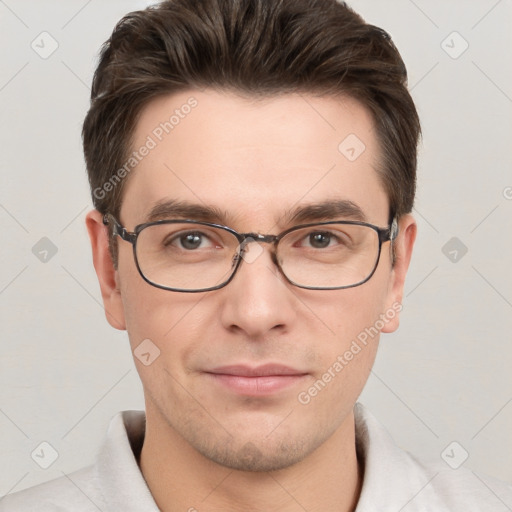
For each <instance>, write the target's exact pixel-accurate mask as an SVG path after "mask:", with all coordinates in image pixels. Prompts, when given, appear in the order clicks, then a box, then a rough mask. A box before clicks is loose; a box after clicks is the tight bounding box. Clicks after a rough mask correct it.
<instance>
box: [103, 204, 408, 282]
mask: <svg viewBox="0 0 512 512" xmlns="http://www.w3.org/2000/svg"><path fill="white" fill-rule="evenodd" d="M103 223H104V224H106V225H108V224H110V223H111V224H112V227H113V235H114V236H119V237H121V238H122V239H123V240H125V241H127V242H129V243H131V244H132V245H133V255H134V258H135V264H136V266H137V269H138V270H139V273H140V275H141V276H142V278H143V279H144V280H145V281H146V282H148V283H149V284H150V285H152V286H156V287H157V288H162V289H164V290H170V291H176V292H206V291H211V290H217V289H219V288H222V287H223V286H226V285H227V284H228V283H229V282H230V281H231V280H232V279H233V277H234V275H235V272H236V271H237V270H238V268H239V267H240V265H241V263H242V260H245V261H246V262H247V263H251V262H252V261H253V259H254V254H253V255H252V256H251V255H250V252H248V251H247V248H248V245H249V243H250V242H257V243H258V244H260V243H271V244H273V245H274V250H273V252H272V261H273V263H274V264H275V265H276V266H277V268H278V269H279V270H280V272H281V273H282V274H283V276H284V277H285V278H286V280H287V281H288V282H289V283H291V284H292V285H294V286H298V287H299V288H306V289H309V290H339V289H342V288H351V287H354V286H359V285H361V284H363V283H365V282H366V281H368V280H369V279H370V278H371V277H372V275H373V274H374V273H375V270H376V268H377V265H378V263H379V259H380V253H381V247H382V244H383V243H384V242H387V241H391V242H392V241H393V240H394V239H395V238H396V237H397V235H398V222H397V220H396V218H394V219H393V222H392V223H391V225H390V226H389V227H387V228H380V227H377V226H374V225H372V224H368V223H365V222H358V221H329V222H319V223H315V224H302V225H300V226H294V227H292V228H290V229H287V230H286V231H283V232H282V233H280V234H278V235H260V234H257V233H238V232H237V231H235V230H234V229H231V228H229V227H227V226H222V225H219V224H212V223H209V222H200V221H196V220H188V219H187V220H159V221H156V222H148V223H145V224H139V225H138V226H136V227H135V230H134V231H133V232H130V231H127V230H126V228H124V227H123V226H122V225H121V224H120V223H119V222H118V221H117V220H116V218H115V217H114V216H113V215H111V214H108V213H107V214H105V215H104V217H103ZM258 249H259V252H262V249H261V247H259V248H258Z"/></svg>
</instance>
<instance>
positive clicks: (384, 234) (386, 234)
mask: <svg viewBox="0 0 512 512" xmlns="http://www.w3.org/2000/svg"><path fill="white" fill-rule="evenodd" d="M110 221H112V225H113V232H112V234H113V236H119V237H121V238H122V239H123V240H125V241H126V242H129V243H131V244H132V246H133V257H134V260H135V265H136V267H137V270H138V271H139V274H140V275H141V277H142V279H144V281H146V282H147V283H148V284H150V285H151V286H155V287H156V288H161V289H162V290H168V291H173V292H182V293H198V292H208V291H213V290H218V289H220V288H223V287H224V286H226V285H227V284H229V283H230V281H231V280H232V279H233V277H234V276H235V274H236V271H237V270H238V268H239V267H240V264H241V262H242V260H243V257H240V255H241V254H242V253H243V252H244V250H245V247H246V246H247V244H248V243H250V242H260V243H271V244H274V251H273V252H272V253H271V257H272V261H273V263H274V264H275V265H276V267H277V268H278V269H279V271H280V272H281V274H282V275H283V276H284V278H285V279H286V280H287V281H288V282H289V283H290V284H292V285H293V286H297V287H298V288H304V289H306V290H342V289H345V288H354V287H356V286H360V285H362V284H364V283H366V282H367V281H369V280H370V278H371V277H372V276H373V274H374V273H375V270H376V269H377V267H378V265H379V261H380V255H381V252H382V244H383V243H384V242H388V241H390V242H393V240H395V239H396V237H397V236H398V220H397V218H396V217H393V220H392V222H391V223H390V226H389V227H387V228H381V227H378V226H375V225H373V224H369V223H367V222H360V221H352V220H342V221H325V222H313V223H310V224H301V225H298V226H293V227H292V228H288V229H286V230H285V231H282V232H281V233H279V234H278V235H261V234H259V233H238V231H235V230H234V229H232V228H230V227H228V226H223V225H222V224H214V223H211V222H203V221H197V220H192V219H178V220H167V219H165V220H157V221H154V222H146V223H144V224H138V225H137V226H135V229H134V230H133V231H128V230H127V229H126V228H125V227H124V226H123V225H122V224H121V223H120V222H119V221H118V220H117V219H116V218H115V217H114V216H113V215H112V214H110V213H106V214H104V215H103V224H105V225H108V224H110ZM160 224H199V225H202V226H210V227H214V228H220V229H223V230H225V231H228V232H229V233H231V234H233V235H234V236H235V237H236V238H237V240H238V242H239V244H240V251H239V253H237V254H235V255H234V258H233V262H234V263H235V266H234V268H233V270H232V272H231V275H230V276H229V278H228V279H227V280H226V281H224V282H223V283H221V284H218V285H216V286H211V287H209V288H200V289H198V290H195V289H194V290H184V289H182V288H171V287H169V286H163V285H161V284H157V283H153V282H152V281H150V280H149V279H148V278H147V277H146V276H145V275H144V273H143V272H142V270H141V268H140V266H139V261H138V258H137V238H138V236H139V234H140V232H141V231H142V230H143V229H145V228H147V227H149V226H156V225H160ZM329 224H347V225H355V226H366V227H368V228H371V229H373V230H374V231H376V232H377V235H378V237H379V252H378V254H377V259H376V260H375V265H374V267H373V270H372V271H371V273H370V274H369V275H368V277H367V278H366V279H364V280H362V281H359V282H357V283H355V284H350V285H345V286H332V287H323V286H321V287H318V286H304V285H300V284H297V283H295V282H294V281H292V280H291V279H290V278H288V276H287V275H286V274H285V273H284V271H283V269H282V268H281V265H280V264H279V262H278V261H277V256H276V254H277V244H278V243H279V241H280V240H281V239H282V238H283V237H284V236H285V235H287V234H288V233H290V232H292V231H296V230H298V229H302V228H307V227H311V226H325V225H329Z"/></svg>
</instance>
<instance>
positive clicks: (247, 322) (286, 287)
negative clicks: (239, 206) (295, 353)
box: [221, 241, 297, 339]
mask: <svg viewBox="0 0 512 512" xmlns="http://www.w3.org/2000/svg"><path fill="white" fill-rule="evenodd" d="M242 254H243V255H242V261H241V262H240V267H239V268H238V270H237V273H236V274H235V276H234V277H233V279H232V281H231V282H230V283H229V284H228V285H227V286H226V287H225V288H224V289H223V293H224V295H225V300H224V302H223V305H222V310H221V322H222V324H223V325H224V327H225V328H226V329H228V330H229V331H231V332H238V333H243V334H244V335H245V336H247V337H249V338H251V339H261V338H264V337H265V336H268V334H272V335H275V334H277V333H279V332H281V333H282V332H286V331H289V330H290V328H291V326H292V325H293V322H294V321H295V317H296V314H297V305H296V304H295V300H296V299H295V296H294V294H293V293H292V291H291V286H292V285H290V284H289V283H288V282H287V281H286V279H285V278H284V277H283V276H282V274H281V273H280V272H279V269H278V268H277V266H276V265H275V263H274V261H273V257H272V246H271V245H267V244H260V243H257V242H254V241H253V242H252V243H248V244H247V245H246V246H245V248H244V251H243V253H242Z"/></svg>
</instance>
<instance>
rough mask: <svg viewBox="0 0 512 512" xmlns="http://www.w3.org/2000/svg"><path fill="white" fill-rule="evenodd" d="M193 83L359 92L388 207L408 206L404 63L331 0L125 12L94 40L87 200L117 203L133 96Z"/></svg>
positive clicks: (140, 100) (409, 129)
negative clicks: (97, 45)
mask: <svg viewBox="0 0 512 512" xmlns="http://www.w3.org/2000/svg"><path fill="white" fill-rule="evenodd" d="M205 87H210V88H215V89H223V90H230V91H234V92H237V93H240V94H246V95H247V94H248V95H252V96H257V97H269V96H273V95H279V94H284V93H292V92H299V93H318V94H321V95H334V96H338V95H340V94H345V95H348V96H350V97H352V98H354V99H356V100H358V101H360V103H362V104H363V105H364V106H365V107H366V108H367V109H368V110H369V111H370V112H371V114H372V116H373V119H374V122H375V126H376V131H377V136H378V140H379V143H380V147H381V156H382V161H381V162H380V168H379V169H378V173H379V177H380V179H381V181H382V184H383V186H384V189H385V190H386V193H387V195H388V198H389V202H390V217H391V216H394V215H396V216H400V215H403V214H405V213H409V212H410V211H411V210H412V207H413V202H414V195H415V188H416V159H417V143H418V139H419V136H420V123H419V119H418V114H417V112H416V108H415V106H414V102H413V100H412V98H411V96H410V94H409V92H408V90H407V72H406V68H405V65H404V63H403V61H402V58H401V57H400V54H399V52H398V50H397V49H396V47H395V46H394V44H393V42H392V41H391V38H390V36H389V35H388V34H387V33H386V32H385V31H384V30H382V29H380V28H378V27H375V26H373V25H369V24H367V23H365V22H364V20H363V19H362V18H361V17H360V16H359V15H358V14H356V13H355V12H354V11H353V10H352V9H350V8H349V7H348V6H347V5H346V4H345V3H344V2H338V1H336V0H167V1H164V2H162V3H160V4H158V5H156V6H152V7H149V8H147V9H145V10H142V11H136V12H132V13H130V14H128V15H126V16H125V17H124V18H123V19H122V20H121V21H120V22H119V23H118V24H117V26H116V27H115V29H114V31H113V33H112V35H111V37H110V38H109V39H108V41H107V42H106V43H105V44H104V45H103V48H102V50H101V54H100V60H99V64H98V67H97V69H96V72H95V75H94V79H93V84H92V91H91V106H90V109H89V112H88V113H87V116H86V118H85V121H84V125H83V132H82V135H83V145H84V154H85V160H86V164H87V171H88V175H89V182H90V185H91V191H92V196H93V202H94V206H95V207H96V209H98V210H99V211H100V212H101V213H107V212H109V213H112V214H113V215H114V216H118V215H119V211H120V208H121V201H122V191H123V184H124V181H125V180H120V179H119V174H116V173H118V172H119V170H120V168H121V166H122V165H123V163H124V162H125V161H126V157H127V155H128V154H129V152H130V147H131V141H132V136H133V132H134V128H135V124H136V121H137V118H138V116H139V114H140V112H141V110H142V109H143V107H144V106H145V105H146V104H147V103H148V102H149V101H150V100H151V99H153V98H155V97H157V96H161V95H164V94H170V93H175V92H179V91H183V90H187V89H193V88H199V89H202V88H205ZM340 142H341V141H340ZM125 174H126V173H124V174H123V175H125ZM113 179H116V180H117V181H116V182H114V183H113V182H112V180H113ZM118 182H119V183H118ZM105 184H110V186H108V187H106V186H105ZM107 188H108V193H106V192H107ZM114 245H115V244H112V243H111V251H112V256H113V259H114V262H116V255H115V252H116V251H115V246H114Z"/></svg>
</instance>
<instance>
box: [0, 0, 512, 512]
mask: <svg viewBox="0 0 512 512" xmlns="http://www.w3.org/2000/svg"><path fill="white" fill-rule="evenodd" d="M419 132H420V128H419V121H418V117H417V113H416V110H415V107H414V104H413V102H412V99H411V97H410V95H409V93H408V91H407V89H406V71H405V67H404V65H403V62H402V60H401V58H400V56H399V54H398V52H397V50H396V48H395V47H394V46H393V44H392V42H391V40H390V38H389V36H388V35H387V34H386V33H385V32H383V31H382V30H380V29H378V28H376V27H372V26H370V25H367V24H365V23H364V21H363V20H362V19H361V18H360V17H358V16H357V15H356V14H355V13H354V12H353V11H351V10H350V9H349V8H348V7H347V6H345V5H344V4H341V3H337V2H335V1H334V0H307V1H306V0H272V1H269V0H245V1H242V0H170V1H168V2H164V3H162V4H161V5H160V6H157V7H155V8H150V9H147V10H145V11H141V12H137V13H132V14H130V15H128V16H126V17H125V18H124V19H123V20H122V21H121V22H120V23H119V24H118V26H117V27H116V29H115V30H114V33H113V34H112V36H111V38H110V39H109V41H108V42H107V43H106V45H105V46H104V48H103V51H102V54H101V59H100V63H99V66H98V69H97V71H96V74H95V78H94V83H93V87H92V100H91V108H90V111H89V113H88V114H87V118H86V120H85V123H84V129H83V138H84V151H85V157H86V162H87V169H88V173H89V179H90V183H91V190H92V195H93V199H94V202H95V207H96V209H95V210H94V211H92V212H90V213H89V214H88V216H87V228H88V231H89V235H90V239H91V244H92V252H93V260H94V266H95V269H96V272H97V275H98V279H99V284H100V287H101V292H102V297H103V301H104V305H105V312H106V316H107V320H108V321H109V323H110V324H111V325H112V326H113V327H114V328H116V329H122V330H125V329H126V330H127V332H128V335H129V339H130V345H131V349H132V351H133V353H134V356H135V357H134V361H135V364H136V366H137V369H138V372H139V375H140V377H141V381H142V384H143V387H144V396H145V406H146V410H145V414H144V413H142V412H135V411H125V412H124V413H120V414H119V415H117V416H116V417H115V418H114V419H113V421H112V423H111V426H110V428H109V432H108V435H107V439H106V441H105V444H104V446H103V447H102V449H101V451H100V453H99V455H98V461H97V463H96V464H95V465H94V466H93V467H91V468H86V469H84V470H81V471H79V472H77V473H74V474H72V475H68V476H66V477H62V478H61V479H58V480H54V481H52V482H49V483H46V484H42V485H40V486H38V487H35V488H33V489H29V490H27V491H24V492H21V493H18V494H15V495H11V496H7V497H6V498H4V499H3V500H2V501H0V510H5V511H11V510H12V511H14V510H16V511H24V510H27V511H28V510H38V511H50V510H73V511H75V510H76V511H78V510H79V511H89V510H91V511H92V510H102V511H114V510H115V511H123V512H124V511H156V510H162V511H165V512H175V511H190V512H192V511H196V510H197V511H200V512H209V511H220V510H222V511H228V510H229V511H248V510H250V511H262V512H263V511H265V512H268V511H285V512H288V511H289V512H294V511H304V510H306V511H308V512H315V511H323V512H325V511H327V512H348V511H354V510H357V511H358V512H365V511H374V510H375V511H376V510H379V511H380V510H382V511H397V512H398V511H399V510H403V511H412V510H416V511H420V510H421V511H424V510H435V511H447V510H450V511H452V510H455V511H459V510H460V511H466V510H486V511H487V510H489V511H490V510H493V511H499V510H507V509H509V510H510V507H512V491H511V489H510V488H509V487H507V486H505V485H504V484H499V483H496V482H491V483H485V482H484V481H483V480H481V479H480V478H477V477H476V476H475V475H474V474H473V473H471V472H469V471H466V470H464V469H459V470H457V471H453V470H451V469H449V468H448V467H447V466H446V469H445V467H442V466H437V465H430V466H424V465H422V464H420V463H419V462H417V461H416V460H415V459H414V458H413V457H411V456H409V455H408V454H406V453H405V452H403V451H401V450H400V449H398V448H397V447H396V446H395V445H394V444H393V443H392V442H391V440H390V439H389V438H388V437H387V434H386V433H385V432H384V431H383V430H382V427H380V425H379V424H378V423H377V422H376V420H375V419H373V417H372V416H371V415H370V414H369V413H368V412H367V411H365V410H364V409H363V408H362V407H361V406H360V405H358V404H356V401H357V398H358V396H359V394H360V393H361V391H362V389H363V387H364V385H365V383H366V380H367V378H368V375H369V373H370V370H371V367H372V364H373V361H374V359H375V355H376V351H377V346H378V338H379V334H380V332H393V331H394V330H396V328H397V327H398V322H399V313H400V310H401V300H402V294H403V286H404V280H405V276H406V272H407V268H408V265H409V261H410V258H411V254H412V249H413V244H414V240H415V236H416V224H415V221H414V219H413V217H412V216H411V215H410V212H411V210H412V205H413V200H414V192H415V173H416V145H417V141H418V137H419Z"/></svg>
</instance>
